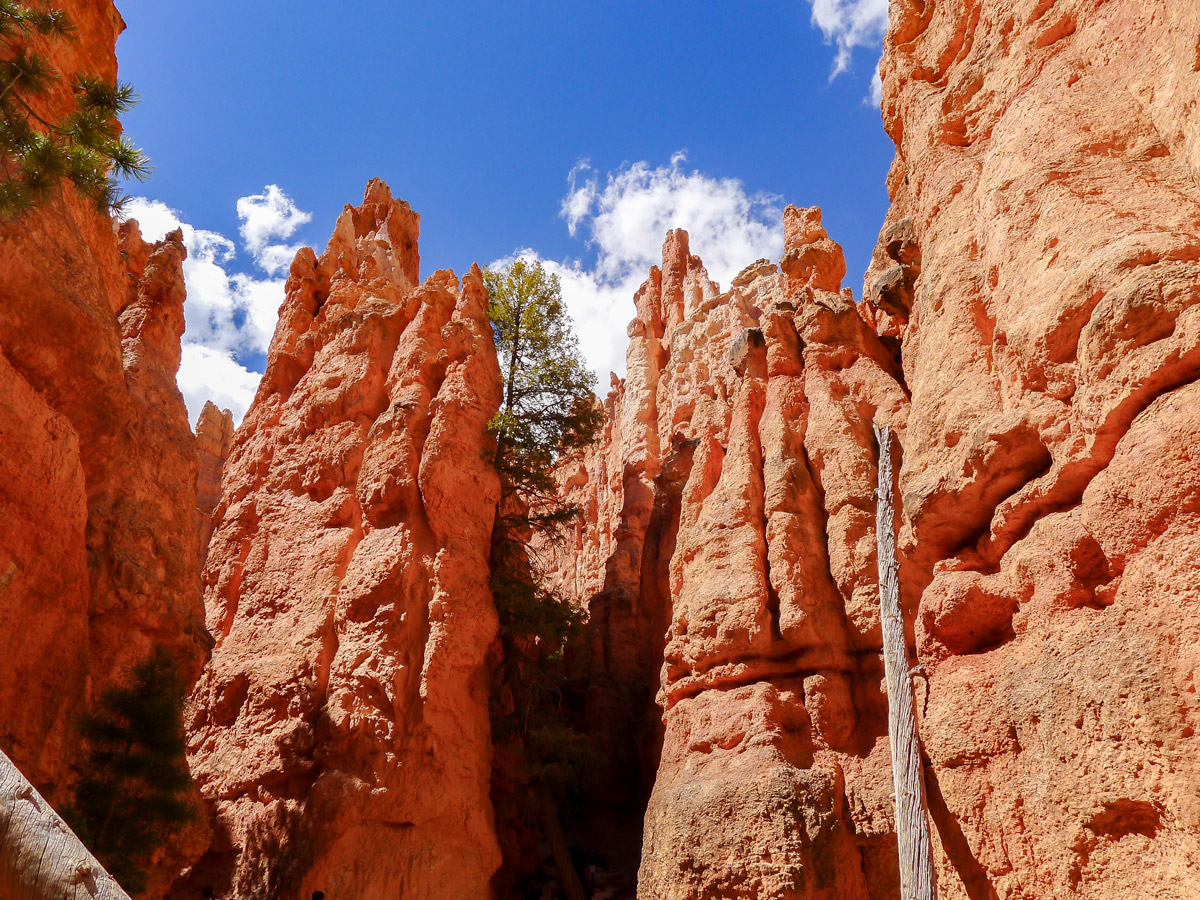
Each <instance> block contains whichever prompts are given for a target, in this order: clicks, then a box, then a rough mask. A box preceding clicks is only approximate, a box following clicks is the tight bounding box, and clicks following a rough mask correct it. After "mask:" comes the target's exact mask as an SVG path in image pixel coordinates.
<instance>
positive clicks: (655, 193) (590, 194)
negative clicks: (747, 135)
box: [492, 151, 783, 395]
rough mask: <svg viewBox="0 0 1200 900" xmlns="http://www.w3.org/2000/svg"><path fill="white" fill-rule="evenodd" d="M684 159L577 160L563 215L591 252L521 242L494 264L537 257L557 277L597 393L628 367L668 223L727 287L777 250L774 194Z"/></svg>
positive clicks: (778, 216) (780, 231) (778, 227)
mask: <svg viewBox="0 0 1200 900" xmlns="http://www.w3.org/2000/svg"><path fill="white" fill-rule="evenodd" d="M686 160H687V157H686V155H685V154H684V153H683V152H682V151H681V152H679V153H676V154H674V155H673V156H672V157H671V161H670V163H669V164H668V165H666V166H658V167H654V168H652V167H651V166H650V164H649V163H648V162H637V163H634V164H632V165H628V166H625V167H623V168H621V169H619V170H617V171H616V172H610V173H609V174H608V175H607V176H606V177H605V178H604V179H603V180H601V179H600V177H599V176H598V175H597V174H596V172H595V171H594V170H593V169H592V168H591V167H590V166H589V165H588V163H586V162H582V163H580V164H579V165H577V166H576V167H575V168H574V169H572V170H571V173H570V175H569V176H568V179H567V181H568V191H567V195H566V196H565V197H564V198H563V201H562V207H561V215H562V218H563V219H564V220H565V221H566V223H567V228H568V230H569V231H570V233H571V234H572V235H578V234H579V233H580V231H582V232H583V234H584V236H585V237H586V239H587V243H588V245H589V247H590V248H592V250H593V251H594V260H593V261H592V262H590V263H585V262H584V261H583V260H580V259H570V260H565V261H561V262H559V261H555V260H547V259H543V258H541V257H540V256H539V254H538V253H537V252H536V251H534V250H532V249H523V250H518V251H516V252H515V253H514V254H513V255H512V256H510V257H508V258H507V259H502V260H497V261H496V262H494V263H492V265H493V266H499V265H504V264H506V263H507V262H510V261H511V260H512V259H514V258H517V257H525V258H534V259H541V261H542V264H543V265H544V266H545V267H546V268H547V269H548V270H549V271H551V272H554V273H555V274H556V275H558V277H559V280H560V281H561V282H562V293H563V300H564V301H565V303H566V305H567V309H568V310H569V312H570V314H571V318H572V319H573V320H574V322H575V331H576V333H577V334H578V335H579V342H580V349H581V350H582V351H583V354H584V356H585V358H586V359H587V361H588V363H589V364H590V365H591V367H592V369H593V371H595V373H596V377H597V381H598V389H599V393H600V394H601V395H603V394H605V393H607V391H608V382H609V374H608V373H609V372H610V371H611V372H616V373H617V374H618V375H622V374H624V372H625V347H626V344H627V343H628V339H627V336H626V327H627V325H628V323H629V320H630V319H631V318H632V317H633V295H634V293H635V292H636V291H637V289H638V287H639V286H640V285H641V283H642V282H643V281H644V280H645V279H646V275H647V273H648V271H649V269H650V267H651V266H653V265H657V264H658V263H660V262H661V259H662V242H663V238H664V237H665V236H666V233H667V231H669V230H670V229H672V228H684V229H686V230H687V231H688V234H689V236H690V239H691V250H692V252H693V253H695V254H697V255H699V256H700V257H701V259H703V260H704V264H705V268H707V269H708V273H709V275H710V276H711V277H712V278H713V280H714V281H717V282H719V283H721V284H723V285H728V284H729V282H730V281H731V280H732V279H733V276H735V275H736V274H737V273H738V271H740V270H741V269H742V268H743V267H744V266H745V265H747V264H748V263H750V262H752V261H753V260H755V259H758V258H759V257H768V258H771V259H777V258H778V257H779V256H780V254H781V253H782V252H783V225H782V221H781V220H782V212H781V209H780V207H779V205H778V203H779V198H778V197H775V196H771V195H767V194H748V193H747V192H746V189H745V187H744V186H743V185H742V183H741V182H740V181H738V180H737V179H735V178H712V177H710V176H708V175H705V174H703V173H701V172H699V171H696V170H691V171H689V170H687V169H685V168H684V165H683V164H684V163H685V162H686Z"/></svg>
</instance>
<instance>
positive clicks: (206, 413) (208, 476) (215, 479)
mask: <svg viewBox="0 0 1200 900" xmlns="http://www.w3.org/2000/svg"><path fill="white" fill-rule="evenodd" d="M232 443H233V413H231V412H230V411H229V410H227V409H218V408H217V406H216V404H215V403H213V402H212V401H211V400H209V401H206V402H205V404H204V408H203V409H202V410H200V416H199V418H197V419H196V463H197V472H196V521H197V522H198V523H199V532H200V563H201V565H203V563H204V559H205V557H206V556H207V554H208V542H209V539H210V538H211V537H212V514H213V510H214V509H216V508H217V504H218V503H219V502H220V501H221V469H222V468H223V467H224V465H225V460H226V459H227V458H228V456H229V448H230V445H231V444H232Z"/></svg>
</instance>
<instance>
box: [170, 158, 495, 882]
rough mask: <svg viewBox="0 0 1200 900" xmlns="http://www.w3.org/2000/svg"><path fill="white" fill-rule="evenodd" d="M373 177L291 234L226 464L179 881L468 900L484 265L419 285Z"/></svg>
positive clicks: (478, 610) (487, 390)
mask: <svg viewBox="0 0 1200 900" xmlns="http://www.w3.org/2000/svg"><path fill="white" fill-rule="evenodd" d="M418 223H419V219H418V217H417V215H416V214H415V213H413V212H412V211H411V210H410V209H409V207H408V205H407V204H406V203H403V202H400V201H396V200H393V199H392V197H391V194H390V192H389V191H388V189H387V187H386V186H385V185H384V184H383V183H382V182H380V181H372V182H371V183H370V185H368V187H367V192H366V196H365V198H364V200H363V203H362V205H360V206H358V207H346V210H345V212H343V214H342V215H341V217H340V218H339V219H338V222H337V227H336V228H335V230H334V233H333V236H332V238H331V239H330V241H329V244H328V246H327V247H326V249H325V251H324V253H322V254H321V256H320V257H317V256H316V255H315V254H314V253H313V251H312V250H309V249H307V248H306V249H304V250H301V251H300V253H299V254H298V255H297V256H296V259H295V261H294V262H293V264H292V268H291V273H290V275H289V278H288V281H287V288H286V299H285V301H284V303H283V306H282V308H281V313H280V319H279V324H278V326H277V328H276V331H275V335H274V337H273V339H272V342H271V347H270V350H269V352H268V357H267V370H266V374H265V375H264V377H263V380H262V383H261V385H260V387H259V390H258V394H257V396H256V397H255V400H254V403H253V405H252V406H251V408H250V410H249V412H248V413H247V415H246V418H245V421H244V422H243V423H242V425H241V426H240V428H239V429H238V431H237V433H236V435H235V437H234V441H233V447H232V450H231V451H230V455H229V459H228V460H227V461H226V463H225V468H224V478H223V493H222V498H221V501H220V503H219V505H218V506H217V508H216V510H215V512H214V526H213V536H212V539H211V541H210V544H209V549H208V561H207V564H206V567H205V570H204V575H203V582H204V592H205V602H206V606H207V610H208V627H209V629H210V630H211V632H212V634H213V635H214V637H215V639H216V646H215V648H214V650H213V654H212V661H211V664H210V665H209V666H208V668H207V669H206V670H205V673H204V676H203V678H202V679H201V681H200V683H199V684H198V686H197V688H196V690H195V693H194V694H193V698H192V699H193V704H192V705H193V709H194V717H193V719H192V721H191V723H190V727H189V733H190V751H189V752H190V759H191V762H192V767H193V771H194V773H195V775H196V777H197V779H198V781H199V782H200V785H201V789H202V791H203V793H204V796H205V799H206V801H207V803H208V805H209V808H210V810H211V812H212V814H213V816H214V818H215V835H214V840H213V844H212V847H211V849H210V850H209V852H208V854H207V855H206V856H205V857H204V858H203V859H202V860H201V862H200V863H199V864H198V865H197V866H196V867H195V869H194V870H193V871H192V872H191V874H190V877H189V879H188V881H187V883H186V884H184V885H182V886H181V887H180V888H179V896H189V897H190V896H198V894H199V890H200V887H201V886H203V885H214V886H215V887H216V888H217V890H218V891H219V892H220V895H221V896H226V895H229V896H235V895H236V896H242V897H246V896H259V897H295V896H308V895H309V893H310V892H311V891H314V890H323V891H325V892H326V894H327V895H328V896H331V897H405V898H406V900H407V898H412V900H424V898H435V897H436V898H446V897H463V898H468V897H480V898H482V897H486V896H487V894H488V880H489V878H490V876H491V874H492V873H493V872H494V871H495V870H496V868H497V867H498V866H499V864H500V854H499V849H498V845H497V843H496V837H495V834H494V830H493V825H492V810H491V805H490V802H489V799H488V791H489V782H490V775H491V757H492V754H491V744H490V731H489V720H488V682H487V677H486V669H485V659H486V655H487V651H488V648H489V645H490V644H491V643H492V641H493V640H494V638H495V636H496V631H497V618H496V612H495V608H494V605H493V602H492V597H491V594H490V592H489V590H488V552H489V546H490V538H491V532H492V524H493V519H494V515H495V507H496V504H497V502H498V500H499V495H500V489H499V480H498V477H497V475H496V473H495V471H494V470H493V469H492V467H491V465H490V462H489V456H488V454H489V453H490V452H492V451H491V450H490V447H491V446H494V445H492V444H491V441H492V440H493V439H492V438H491V437H490V436H489V434H488V431H487V423H488V421H489V419H490V418H491V416H492V415H493V414H494V413H495V411H496V409H497V408H498V407H499V403H500V396H501V391H500V375H499V368H498V366H497V363H496V355H495V349H494V346H493V343H492V336H491V330H490V325H489V322H488V318H487V293H486V290H485V288H484V286H483V282H482V278H481V274H480V272H479V270H478V268H476V267H472V269H471V270H470V272H469V273H468V274H467V275H466V276H465V277H464V278H463V280H462V283H461V284H460V283H459V281H458V279H457V278H456V277H455V276H454V274H453V273H451V272H449V271H440V272H437V273H435V274H434V275H432V276H431V277H430V278H429V279H427V280H426V281H425V282H424V283H422V284H418V271H417V270H418V254H417V233H418Z"/></svg>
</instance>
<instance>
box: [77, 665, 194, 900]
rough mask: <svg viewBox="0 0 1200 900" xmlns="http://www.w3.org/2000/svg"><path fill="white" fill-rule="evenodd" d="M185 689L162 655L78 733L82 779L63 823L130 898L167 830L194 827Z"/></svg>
mask: <svg viewBox="0 0 1200 900" xmlns="http://www.w3.org/2000/svg"><path fill="white" fill-rule="evenodd" d="M183 700H184V688H183V683H182V681H181V680H180V677H179V672H178V670H177V669H176V666H175V661H174V659H172V657H171V655H170V654H169V653H168V652H167V651H166V650H164V649H163V648H161V647H155V648H154V650H153V651H152V652H151V653H150V655H149V656H147V657H146V658H145V659H143V660H142V661H141V662H139V663H137V664H136V665H135V666H133V667H132V668H131V669H129V670H128V671H127V673H126V678H125V681H124V683H123V684H119V685H116V686H114V687H110V688H109V689H108V690H106V691H105V692H104V693H103V694H102V696H101V698H100V702H99V704H98V705H97V709H96V710H95V711H94V712H92V713H90V714H89V715H86V716H85V717H84V718H83V720H82V722H81V731H82V734H83V738H84V741H85V744H86V747H87V755H86V761H85V765H84V776H83V777H82V778H81V779H80V781H79V783H78V784H77V785H76V787H75V797H74V803H73V804H72V806H71V807H70V808H69V809H68V810H66V811H65V813H64V816H63V817H64V818H65V819H67V821H68V822H69V823H70V824H71V827H72V828H73V829H74V830H75V833H76V834H77V835H79V838H80V839H81V840H82V841H83V842H84V844H85V845H87V847H88V848H89V849H90V850H91V851H92V852H93V853H94V854H95V855H96V857H97V858H98V859H99V860H100V861H101V862H102V863H103V864H104V866H105V868H107V869H108V871H109V872H110V873H111V874H112V876H113V877H114V878H116V879H117V881H118V882H119V883H120V884H121V886H122V887H124V888H125V889H126V890H127V891H128V892H129V893H130V894H136V893H139V892H141V891H142V890H143V888H144V887H145V883H146V876H145V866H146V864H147V862H148V861H149V858H150V856H151V854H152V853H153V852H154V851H155V850H156V849H158V848H159V847H161V846H162V845H163V843H164V841H165V839H166V837H167V832H168V830H169V829H170V828H171V827H173V826H178V825H182V824H184V823H186V822H187V821H189V820H190V819H192V818H193V817H194V816H195V814H196V810H195V808H194V807H193V806H192V805H191V804H190V803H188V801H187V799H186V795H187V793H188V790H189V788H190V786H191V777H190V776H189V774H188V770H187V761H186V756H185V753H186V743H185V739H184V730H183Z"/></svg>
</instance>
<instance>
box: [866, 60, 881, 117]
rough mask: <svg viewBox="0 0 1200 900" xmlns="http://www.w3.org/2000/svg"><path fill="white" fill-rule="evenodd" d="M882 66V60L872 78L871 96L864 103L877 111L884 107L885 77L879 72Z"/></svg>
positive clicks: (876, 65) (876, 66)
mask: <svg viewBox="0 0 1200 900" xmlns="http://www.w3.org/2000/svg"><path fill="white" fill-rule="evenodd" d="M882 64H883V60H882V59H881V60H880V61H879V62H877V63H876V64H875V74H874V75H872V76H871V95H870V96H869V97H864V98H863V102H864V103H870V104H871V105H872V106H874V107H875V108H876V109H878V108H879V107H881V106H883V76H882V75H881V74H880V72H879V67H880V66H881V65H882Z"/></svg>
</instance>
